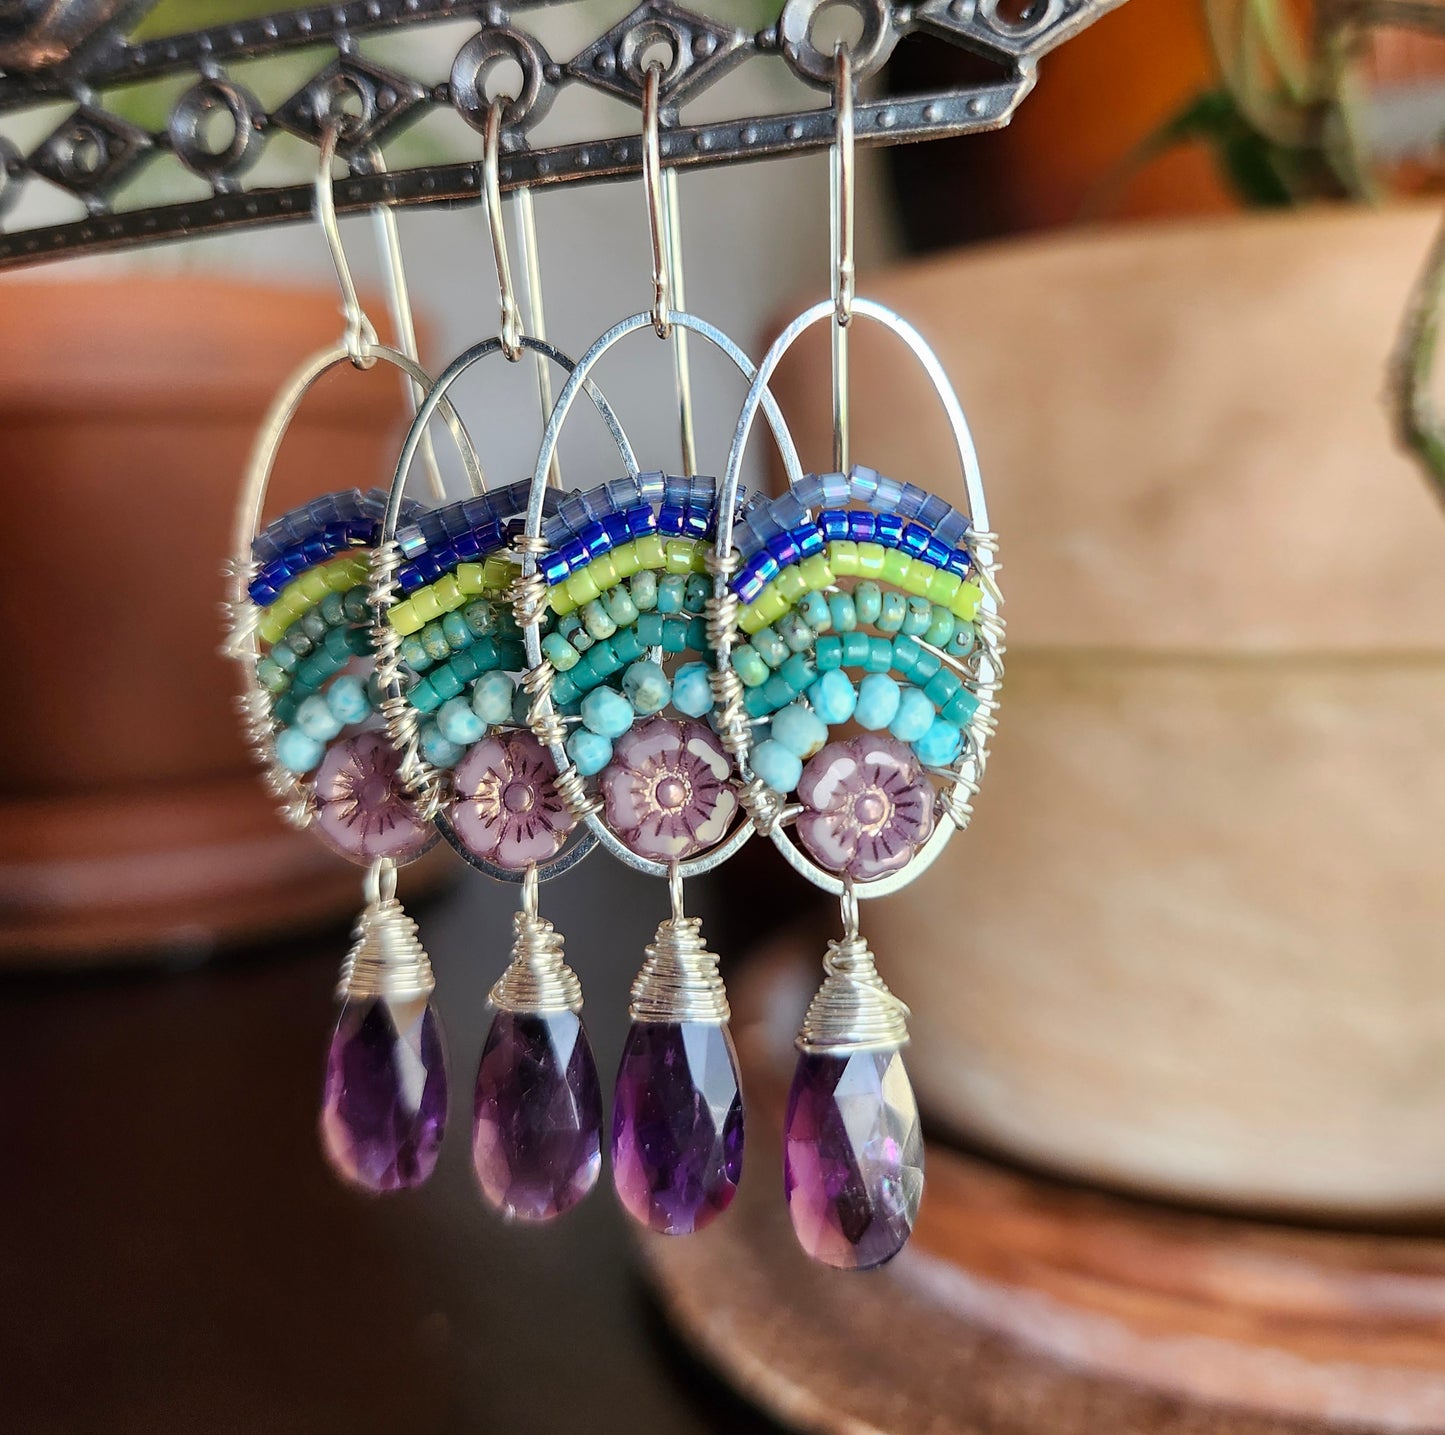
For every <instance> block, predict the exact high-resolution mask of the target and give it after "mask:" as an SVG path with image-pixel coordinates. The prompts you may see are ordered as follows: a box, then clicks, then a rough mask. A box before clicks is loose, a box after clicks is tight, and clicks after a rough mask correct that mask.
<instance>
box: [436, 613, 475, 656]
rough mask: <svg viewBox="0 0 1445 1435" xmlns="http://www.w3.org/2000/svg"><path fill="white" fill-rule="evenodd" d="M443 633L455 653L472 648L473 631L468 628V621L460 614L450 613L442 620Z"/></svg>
mask: <svg viewBox="0 0 1445 1435" xmlns="http://www.w3.org/2000/svg"><path fill="white" fill-rule="evenodd" d="M442 633H443V634H444V635H445V637H446V640H447V645H448V646H449V647H450V648H451V650H452V652H454V653H459V652H461V650H462V649H463V648H468V647H470V646H471V643H472V630H471V629H470V628H469V627H467V620H466V619H465V618H463V617H462V615H461V614H460V613H448V614H447V615H446V617H445V618H443V619H442Z"/></svg>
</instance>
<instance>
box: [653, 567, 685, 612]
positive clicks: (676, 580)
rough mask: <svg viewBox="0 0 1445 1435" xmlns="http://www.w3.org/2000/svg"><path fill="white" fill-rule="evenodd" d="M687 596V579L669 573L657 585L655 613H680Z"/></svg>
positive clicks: (677, 574)
mask: <svg viewBox="0 0 1445 1435" xmlns="http://www.w3.org/2000/svg"><path fill="white" fill-rule="evenodd" d="M686 596H687V579H686V578H685V577H683V576H682V574H680V573H669V574H667V575H666V577H664V578H660V579H659V580H658V584H657V611H658V612H659V613H680V612H682V602H683V599H684V598H685V597H686Z"/></svg>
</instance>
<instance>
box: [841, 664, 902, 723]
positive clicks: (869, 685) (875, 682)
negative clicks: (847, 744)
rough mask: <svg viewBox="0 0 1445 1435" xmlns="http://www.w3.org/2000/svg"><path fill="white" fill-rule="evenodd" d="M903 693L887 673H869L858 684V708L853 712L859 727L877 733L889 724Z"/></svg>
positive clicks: (895, 713)
mask: <svg viewBox="0 0 1445 1435" xmlns="http://www.w3.org/2000/svg"><path fill="white" fill-rule="evenodd" d="M902 696H903V692H902V689H901V688H900V687H899V686H898V684H897V683H896V682H894V680H893V679H892V678H890V677H889V676H888V674H887V673H869V674H868V676H867V677H866V678H864V679H863V681H862V682H861V683H859V684H858V706H857V707H856V708H855V709H854V711H853V716H854V718H856V719H857V722H858V725H859V726H860V727H866V728H871V729H872V730H873V731H874V732H877V731H878V730H879V729H880V728H885V727H887V726H888V724H889V723H891V722H892V721H893V719H894V717H895V716H896V715H897V712H898V704H899V701H900V700H901V699H902Z"/></svg>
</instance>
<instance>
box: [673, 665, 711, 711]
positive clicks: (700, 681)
mask: <svg viewBox="0 0 1445 1435" xmlns="http://www.w3.org/2000/svg"><path fill="white" fill-rule="evenodd" d="M672 705H673V707H675V708H676V709H677V710H678V712H680V713H681V714H682V715H683V716H684V717H690V718H700V717H706V716H707V714H708V713H710V712H711V711H712V709H713V692H712V682H711V680H710V678H709V675H708V666H707V664H706V663H684V664H683V665H682V667H680V668H679V669H678V670H677V672H676V673H674V674H673V678H672Z"/></svg>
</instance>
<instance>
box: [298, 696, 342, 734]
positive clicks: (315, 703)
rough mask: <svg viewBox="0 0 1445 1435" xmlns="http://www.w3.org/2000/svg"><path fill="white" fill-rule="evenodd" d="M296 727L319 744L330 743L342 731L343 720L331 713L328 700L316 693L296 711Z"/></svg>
mask: <svg viewBox="0 0 1445 1435" xmlns="http://www.w3.org/2000/svg"><path fill="white" fill-rule="evenodd" d="M296 726H297V727H299V728H300V729H301V731H302V732H304V733H305V734H306V736H307V737H314V738H315V739H316V740H317V742H330V741H331V739H332V738H334V737H335V736H336V734H337V733H339V732H340V731H341V719H340V718H339V717H337V716H336V714H335V713H334V712H332V711H331V708H330V707H329V706H328V705H327V702H326V699H325V698H323V697H322V696H321V694H320V693H315V694H313V695H312V696H311V697H309V698H307V699H306V701H305V702H303V703H302V704H301V706H300V707H298V708H297V709H296Z"/></svg>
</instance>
